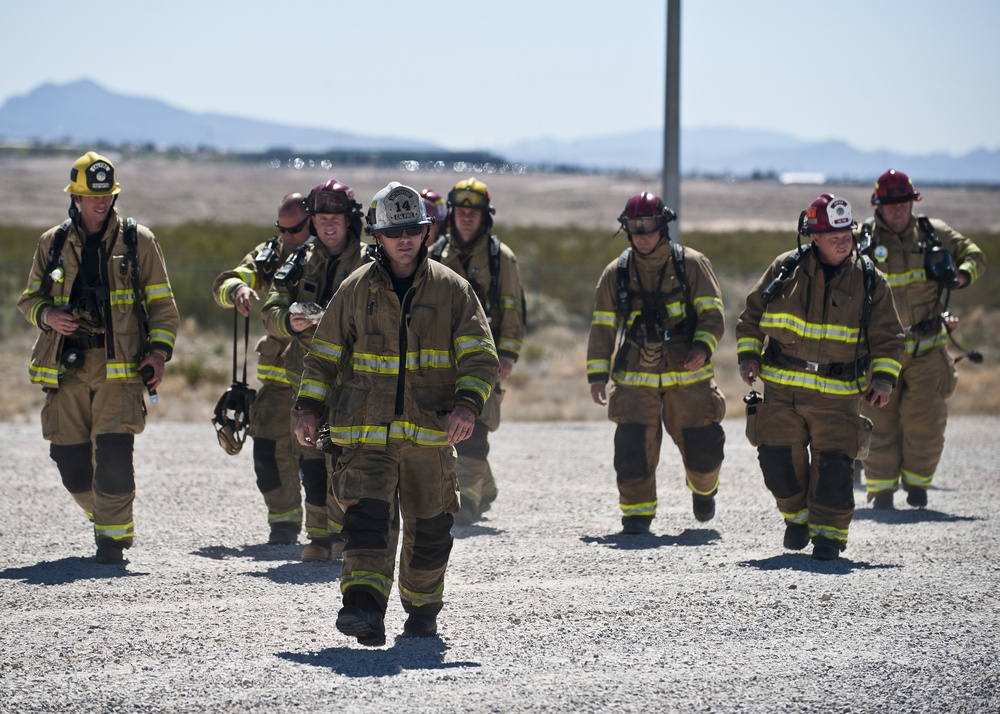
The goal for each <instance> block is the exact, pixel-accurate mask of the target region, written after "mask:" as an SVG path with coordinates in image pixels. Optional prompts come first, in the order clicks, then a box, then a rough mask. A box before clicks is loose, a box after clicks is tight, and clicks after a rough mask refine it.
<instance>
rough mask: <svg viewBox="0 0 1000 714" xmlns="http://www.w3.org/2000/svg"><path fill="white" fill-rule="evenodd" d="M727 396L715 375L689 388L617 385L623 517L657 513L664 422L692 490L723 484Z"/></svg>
mask: <svg viewBox="0 0 1000 714" xmlns="http://www.w3.org/2000/svg"><path fill="white" fill-rule="evenodd" d="M725 415H726V400H725V398H724V397H723V396H722V392H721V391H719V388H718V387H717V386H716V384H715V380H705V381H702V382H697V383H695V384H692V385H690V386H687V387H661V388H656V389H654V388H649V387H622V386H620V385H614V386H613V388H612V391H611V395H610V397H609V398H608V417H609V418H610V419H611V421H613V422H615V423H617V424H618V428H617V429H616V430H615V473H616V476H617V482H618V502H619V505H620V507H621V511H622V516H625V517H632V516H646V517H653V516H655V515H656V506H657V498H656V467H657V465H658V464H659V462H660V446H661V443H662V440H663V432H662V430H661V426H660V425H661V423H662V425H663V428H665V429H666V431H667V433H668V434H669V435H670V438H671V439H673V441H674V444H675V445H676V446H677V448H678V450H679V451H680V454H681V461H682V462H683V463H684V473H685V481H686V483H687V486H688V488H689V489H691V491H692V492H694V493H697V494H700V495H703V496H708V495H714V494H715V492H716V491H717V490H718V488H719V471H720V470H721V468H722V459H723V445H724V443H725V438H726V437H725V433H724V432H723V430H722V426H721V423H720V422H721V421H722V419H723V418H724V417H725Z"/></svg>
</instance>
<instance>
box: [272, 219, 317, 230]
mask: <svg viewBox="0 0 1000 714" xmlns="http://www.w3.org/2000/svg"><path fill="white" fill-rule="evenodd" d="M308 222H309V216H306V217H305V218H303V219H302V222H301V223H297V224H295V225H294V226H290V227H288V228H286V227H285V226H283V225H281V224H280V223H278V221H275V222H274V227H275V228H277V229H278V233H298V232H299V231H301V230H302V229H303V228H305V227H306V223H308Z"/></svg>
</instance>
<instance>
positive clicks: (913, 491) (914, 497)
mask: <svg viewBox="0 0 1000 714" xmlns="http://www.w3.org/2000/svg"><path fill="white" fill-rule="evenodd" d="M906 502H907V503H908V504H909V505H911V506H913V507H914V508H927V489H926V488H919V487H918V486H910V487H909V488H908V489H906Z"/></svg>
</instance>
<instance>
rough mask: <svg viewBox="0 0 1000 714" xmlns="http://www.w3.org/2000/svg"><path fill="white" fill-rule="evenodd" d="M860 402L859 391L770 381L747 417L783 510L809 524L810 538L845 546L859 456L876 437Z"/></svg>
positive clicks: (770, 485)
mask: <svg viewBox="0 0 1000 714" xmlns="http://www.w3.org/2000/svg"><path fill="white" fill-rule="evenodd" d="M860 402H861V397H860V395H857V396H846V397H841V396H828V395H824V394H820V393H818V392H814V391H812V390H807V389H799V388H796V387H786V386H782V385H780V384H774V383H771V382H768V383H767V386H766V388H765V390H764V401H763V402H761V403H760V404H758V405H757V408H756V413H755V414H748V416H747V437H748V439H749V440H750V443H751V444H753V445H754V446H756V447H757V454H758V460H759V461H760V468H761V471H762V472H763V474H764V485H766V486H767V488H768V490H769V491H771V494H772V495H773V496H774V499H775V502H776V503H777V506H778V510H779V511H780V512H781V515H782V516H784V518H785V520H786V521H787V522H790V523H799V524H806V523H807V524H808V525H809V535H810V537H811V538H816V537H824V538H828V539H830V540H832V541H834V542H835V543H836V544H837V545H838V546H839V547H840V549H841V550H843V549H844V548H846V547H847V532H848V528H849V526H850V523H851V519H852V518H853V517H854V459H855V458H857V457H858V456H859V455H861V456H863V455H864V453H865V452H866V450H867V448H868V442H869V439H870V436H871V422H870V421H868V419H866V418H865V417H863V416H861V414H860V408H861V405H860Z"/></svg>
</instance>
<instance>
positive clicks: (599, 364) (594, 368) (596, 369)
mask: <svg viewBox="0 0 1000 714" xmlns="http://www.w3.org/2000/svg"><path fill="white" fill-rule="evenodd" d="M610 371H611V361H610V360H606V359H589V360H587V374H607V373H608V372H610Z"/></svg>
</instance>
